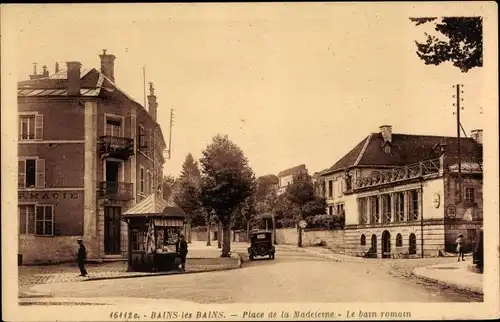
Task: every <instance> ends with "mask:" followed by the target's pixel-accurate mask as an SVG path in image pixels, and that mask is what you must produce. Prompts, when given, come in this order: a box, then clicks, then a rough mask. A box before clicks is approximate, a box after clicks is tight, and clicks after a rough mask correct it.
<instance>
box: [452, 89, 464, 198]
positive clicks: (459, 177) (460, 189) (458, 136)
mask: <svg viewBox="0 0 500 322" xmlns="http://www.w3.org/2000/svg"><path fill="white" fill-rule="evenodd" d="M461 86H463V85H461V84H456V85H453V87H455V88H456V90H457V93H456V95H454V96H455V98H456V99H457V102H456V103H455V104H453V105H455V106H456V108H457V111H456V112H455V113H454V114H456V116H457V165H458V178H457V180H458V199H457V201H458V203H461V202H462V162H461V156H460V154H461V151H460V130H461V129H462V124H460V110H462V109H463V107H460V102H461V101H463V98H461V97H460V94H463V91H462V90H461Z"/></svg>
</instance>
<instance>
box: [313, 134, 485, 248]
mask: <svg viewBox="0 0 500 322" xmlns="http://www.w3.org/2000/svg"><path fill="white" fill-rule="evenodd" d="M458 143H459V140H458V138H456V137H444V136H426V135H409V134H394V133H392V127H391V126H387V125H386V126H382V127H380V132H379V133H372V134H370V135H368V136H367V137H366V138H364V139H363V140H362V141H361V142H360V143H359V144H358V145H356V146H355V147H354V148H353V149H352V150H351V151H350V152H348V153H347V154H346V155H345V156H344V157H342V158H341V159H340V160H339V161H337V162H336V163H335V164H334V165H333V166H332V167H331V168H329V169H328V170H325V171H323V172H322V174H321V180H322V185H323V187H324V188H323V193H324V194H325V196H326V197H327V203H328V213H330V214H336V213H339V212H340V211H344V212H345V218H346V226H345V239H344V241H345V248H346V251H347V252H353V253H360V252H361V253H367V252H370V253H372V254H373V255H375V254H376V255H377V257H395V256H400V255H405V256H406V255H412V256H435V255H438V254H439V252H443V251H453V250H454V242H455V240H456V238H457V236H458V234H459V233H463V234H464V237H465V239H466V247H467V248H470V247H471V245H472V242H473V240H474V238H475V234H476V231H477V230H478V228H480V227H482V218H483V214H482V209H483V202H482V131H481V130H475V131H473V132H472V135H471V137H470V138H461V139H460V151H461V153H460V159H458ZM458 160H460V170H461V171H460V174H459V171H458V163H459V162H458Z"/></svg>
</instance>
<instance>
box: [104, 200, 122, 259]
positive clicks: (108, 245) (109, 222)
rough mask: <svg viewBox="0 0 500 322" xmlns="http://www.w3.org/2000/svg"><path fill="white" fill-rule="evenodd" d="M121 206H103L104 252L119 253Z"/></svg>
mask: <svg viewBox="0 0 500 322" xmlns="http://www.w3.org/2000/svg"><path fill="white" fill-rule="evenodd" d="M121 210H122V209H121V207H104V252H105V253H106V254H120V239H121V221H120V214H121Z"/></svg>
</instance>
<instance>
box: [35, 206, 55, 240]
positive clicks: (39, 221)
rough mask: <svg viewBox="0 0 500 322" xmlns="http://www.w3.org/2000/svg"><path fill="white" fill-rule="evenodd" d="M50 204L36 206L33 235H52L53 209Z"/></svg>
mask: <svg viewBox="0 0 500 322" xmlns="http://www.w3.org/2000/svg"><path fill="white" fill-rule="evenodd" d="M53 209H54V208H53V206H52V205H43V206H42V205H41V206H36V226H35V235H38V236H53V235H54V211H53Z"/></svg>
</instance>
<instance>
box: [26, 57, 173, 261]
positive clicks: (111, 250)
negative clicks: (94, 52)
mask: <svg viewBox="0 0 500 322" xmlns="http://www.w3.org/2000/svg"><path fill="white" fill-rule="evenodd" d="M100 59H101V68H100V70H97V69H95V68H82V65H81V64H80V63H79V62H67V63H66V65H67V69H64V70H59V66H58V64H56V69H55V73H54V74H53V75H49V73H48V71H47V69H46V67H45V66H44V69H43V73H42V74H37V73H36V69H35V70H34V72H33V75H30V79H29V80H26V81H21V82H19V83H18V120H19V136H18V138H19V140H18V223H19V232H18V233H19V249H18V257H19V261H20V262H22V263H23V264H30V263H48V262H60V261H68V260H73V256H74V254H75V251H76V248H77V244H76V240H77V239H78V238H83V240H84V243H85V245H86V247H87V252H88V259H90V260H98V261H100V260H106V259H121V258H126V253H127V247H128V242H127V240H128V239H127V238H128V236H127V234H128V229H127V226H126V223H125V222H123V221H122V220H121V218H120V214H122V213H123V212H125V211H126V210H127V209H129V208H130V207H133V206H134V205H135V204H136V203H138V202H140V201H141V200H143V199H145V198H146V197H147V196H148V195H151V194H154V193H157V194H160V195H161V194H162V185H161V182H162V173H163V164H164V162H165V159H164V157H163V151H164V150H165V149H166V145H165V141H164V138H163V134H162V130H161V128H160V126H159V124H158V123H157V119H156V117H157V108H158V103H157V101H156V96H155V93H154V88H153V84H150V89H149V96H148V107H149V108H148V110H146V108H145V107H143V106H142V105H141V104H140V103H138V102H136V101H135V100H133V99H132V98H131V97H129V96H128V95H127V93H125V92H124V91H123V90H121V89H120V88H118V87H117V86H116V83H115V77H114V61H115V56H114V55H110V54H107V53H106V51H104V52H103V54H101V55H100Z"/></svg>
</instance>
